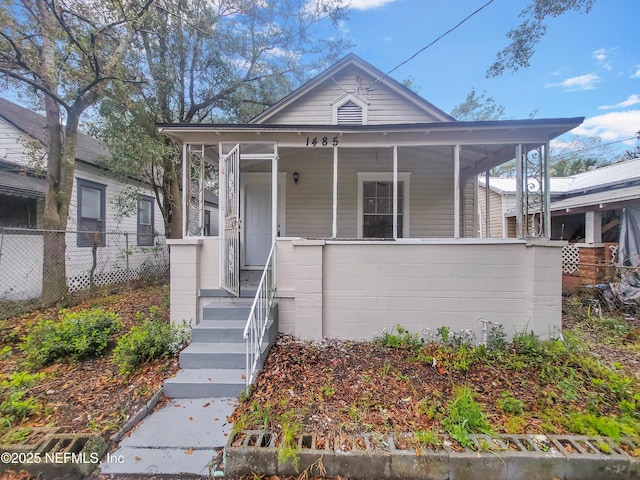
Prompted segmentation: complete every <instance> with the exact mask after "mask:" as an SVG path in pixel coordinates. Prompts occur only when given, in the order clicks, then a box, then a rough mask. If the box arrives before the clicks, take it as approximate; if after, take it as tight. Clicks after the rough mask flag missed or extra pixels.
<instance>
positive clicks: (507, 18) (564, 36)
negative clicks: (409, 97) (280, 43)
mask: <svg viewBox="0 0 640 480" xmlns="http://www.w3.org/2000/svg"><path fill="white" fill-rule="evenodd" d="M486 1H487V0H446V1H442V0H351V3H352V11H351V13H350V15H349V20H348V21H345V22H344V23H342V24H341V26H340V34H341V35H343V36H345V37H346V38H349V39H350V40H351V41H352V42H353V43H354V44H355V47H354V48H353V49H352V50H351V51H352V52H353V53H355V54H357V55H359V56H361V57H362V58H363V59H365V60H367V61H368V62H370V63H372V64H373V65H375V66H376V67H377V68H379V69H380V70H382V71H384V72H388V71H389V70H391V69H392V68H394V67H395V66H396V65H398V64H399V63H401V62H402V61H404V60H406V59H407V58H409V57H410V56H411V55H413V54H414V53H415V52H416V51H418V50H419V49H421V48H422V47H424V46H425V45H427V44H429V43H430V42H432V41H433V40H435V39H436V38H437V37H438V36H440V35H441V34H443V33H444V32H446V31H447V30H449V29H450V28H451V27H453V26H455V25H456V24H457V23H458V22H460V21H461V20H462V19H464V18H465V17H466V16H467V15H469V14H470V13H472V12H473V11H475V10H477V9H478V8H480V7H481V6H482V5H484V4H485V3H486ZM527 3H528V2H527V0H495V1H494V2H493V3H492V4H491V5H489V6H488V7H486V8H485V9H484V10H482V11H481V12H480V13H478V14H477V15H475V16H474V17H472V18H471V19H469V20H467V21H466V22H465V23H464V24H463V25H462V26H460V27H459V28H458V29H456V30H455V31H454V32H452V33H450V34H449V35H447V36H446V37H444V38H443V39H442V40H440V41H439V42H438V43H436V44H435V45H433V46H432V47H430V48H428V49H427V50H425V51H424V52H422V53H421V54H419V55H418V56H417V57H416V58H415V59H413V60H411V61H410V62H408V63H407V64H405V65H404V66H402V67H400V68H398V69H397V70H395V71H394V72H393V73H392V74H391V76H392V77H393V78H395V79H396V80H400V81H402V80H403V79H406V78H408V77H411V78H412V79H413V80H414V83H415V85H417V86H418V88H419V91H418V93H419V94H420V95H422V96H423V97H424V98H426V99H427V100H429V101H430V102H432V103H433V104H435V105H436V106H438V107H440V108H441V109H443V110H445V111H447V112H450V111H451V110H452V109H453V107H454V106H456V105H457V104H459V103H461V102H462V101H464V99H465V98H466V96H467V94H468V93H469V91H470V90H471V88H475V89H476V91H477V92H478V93H482V92H483V91H486V95H487V96H490V97H493V98H494V99H495V101H496V103H498V104H500V105H503V106H504V107H505V109H506V111H505V113H506V116H507V117H508V118H513V119H520V118H528V117H529V116H530V115H531V114H532V113H534V112H535V118H558V117H577V116H585V117H587V118H586V120H585V122H584V124H583V125H582V126H581V127H579V128H578V129H577V130H575V131H574V133H577V134H581V135H598V136H600V138H601V140H602V142H603V143H608V142H615V141H618V140H622V139H625V138H629V137H633V136H634V134H635V132H637V131H638V130H640V34H639V33H638V18H640V0H596V1H595V5H594V6H593V9H592V10H591V12H590V13H589V14H586V15H585V14H580V13H576V12H571V13H568V14H565V15H563V16H561V17H558V18H556V19H550V20H549V22H548V25H549V28H548V32H547V35H546V36H545V37H544V38H543V40H542V42H541V43H540V44H539V45H538V47H537V49H536V52H535V54H534V56H533V58H532V60H531V65H530V67H529V68H526V69H521V70H518V71H517V72H515V73H511V72H507V73H504V74H503V75H502V76H500V77H497V78H490V79H487V78H485V72H486V70H487V68H488V67H489V66H490V65H491V64H492V63H493V62H494V61H495V57H496V53H497V52H498V51H500V50H501V49H502V48H503V47H504V46H506V45H507V43H508V40H507V38H506V36H505V35H506V33H507V32H508V31H509V29H510V28H512V27H515V26H517V25H518V24H519V23H520V19H519V18H518V14H519V13H520V11H521V10H522V9H523V8H524V7H525V6H526V5H527ZM636 143H637V142H635V141H628V142H626V143H618V144H616V145H615V146H616V147H618V148H622V149H629V148H632V147H633V146H634V145H635V144H636Z"/></svg>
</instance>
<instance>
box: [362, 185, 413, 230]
mask: <svg viewBox="0 0 640 480" xmlns="http://www.w3.org/2000/svg"><path fill="white" fill-rule="evenodd" d="M409 178H410V174H409V173H398V209H397V218H398V224H397V238H404V237H408V236H409ZM393 200H394V195H393V175H392V174H390V173H389V174H387V173H358V237H359V238H394V235H393Z"/></svg>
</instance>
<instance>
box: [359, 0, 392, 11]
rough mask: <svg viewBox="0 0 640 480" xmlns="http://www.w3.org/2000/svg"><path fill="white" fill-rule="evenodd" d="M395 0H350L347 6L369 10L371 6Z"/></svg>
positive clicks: (382, 5) (383, 4)
mask: <svg viewBox="0 0 640 480" xmlns="http://www.w3.org/2000/svg"><path fill="white" fill-rule="evenodd" d="M395 1H396V0H351V1H350V2H349V6H350V7H351V8H353V9H354V10H370V9H372V8H378V7H384V6H385V5H386V4H387V3H393V2H395Z"/></svg>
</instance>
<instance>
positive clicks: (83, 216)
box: [78, 178, 107, 247]
mask: <svg viewBox="0 0 640 480" xmlns="http://www.w3.org/2000/svg"><path fill="white" fill-rule="evenodd" d="M106 190H107V186H106V185H102V184H100V183H95V182H91V181H89V180H83V179H81V178H79V179H78V246H79V247H92V246H94V245H97V246H99V247H104V246H105V243H106V242H105V235H104V231H105V205H106V199H105V197H106ZM84 232H87V233H84Z"/></svg>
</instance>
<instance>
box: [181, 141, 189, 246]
mask: <svg viewBox="0 0 640 480" xmlns="http://www.w3.org/2000/svg"><path fill="white" fill-rule="evenodd" d="M187 167H188V162H187V144H186V143H183V144H182V238H186V237H187V221H188V219H189V202H188V201H187V197H188V195H189V176H188V175H187Z"/></svg>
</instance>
